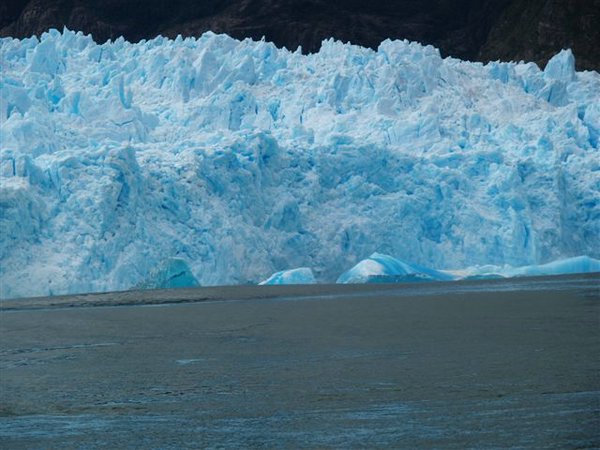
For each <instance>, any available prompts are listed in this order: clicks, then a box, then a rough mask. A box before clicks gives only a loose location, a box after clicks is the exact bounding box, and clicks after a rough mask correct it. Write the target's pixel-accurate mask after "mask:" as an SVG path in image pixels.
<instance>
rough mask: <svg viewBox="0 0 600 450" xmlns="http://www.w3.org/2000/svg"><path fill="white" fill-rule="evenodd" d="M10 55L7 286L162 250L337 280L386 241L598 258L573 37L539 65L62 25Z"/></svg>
mask: <svg viewBox="0 0 600 450" xmlns="http://www.w3.org/2000/svg"><path fill="white" fill-rule="evenodd" d="M0 61H1V64H2V70H1V73H0V126H1V139H0V297H3V298H8V297H22V296H36V295H54V294H66V293H79V292H92V291H110V290H122V289H129V288H132V287H135V286H139V285H143V284H144V283H146V282H147V281H148V279H149V277H150V278H152V276H153V274H156V273H158V272H160V271H161V270H162V269H160V267H161V265H162V264H164V261H166V260H169V259H170V258H174V259H177V260H181V261H183V262H184V263H185V264H186V266H187V267H188V268H189V275H190V276H191V277H193V278H194V279H195V280H196V281H197V282H198V283H199V284H201V285H218V284H244V283H257V282H259V281H260V280H263V279H265V277H266V276H268V274H271V273H274V272H277V271H280V270H283V269H288V268H293V267H310V268H311V269H312V271H313V273H314V276H315V279H316V280H317V281H318V282H334V281H335V280H336V279H337V278H338V277H339V275H340V274H341V273H343V272H344V271H346V270H347V269H348V268H350V267H352V266H354V265H355V264H356V263H357V261H361V260H363V259H365V258H368V257H369V255H371V254H373V252H380V253H383V254H388V255H395V256H397V257H400V258H402V260H407V261H414V263H415V264H419V265H422V266H425V267H438V268H445V269H459V268H463V267H469V266H475V265H485V264H490V265H495V266H505V265H509V266H511V267H517V266H527V265H539V264H544V263H547V262H549V261H553V260H557V259H561V258H569V257H574V256H578V255H589V256H590V257H591V258H598V257H600V248H599V246H598V236H599V235H600V202H599V191H600V158H599V152H598V145H599V144H598V142H599V137H600V75H599V74H598V73H597V72H576V71H575V65H574V57H573V55H572V53H571V52H570V51H569V50H564V51H562V52H560V53H559V54H557V55H556V56H555V57H554V58H553V59H552V60H551V61H550V62H549V63H548V65H547V67H546V68H545V69H544V70H541V69H540V68H538V67H537V66H536V65H535V64H533V63H522V62H521V63H504V62H493V63H490V64H486V65H484V64H481V63H471V62H465V61H460V60H457V59H452V58H442V57H441V56H440V53H439V51H438V50H437V49H435V48H433V47H431V46H423V45H420V44H418V43H415V42H408V41H390V40H387V41H384V42H382V43H381V45H380V46H379V47H378V49H377V50H371V49H367V48H362V47H358V46H353V45H350V44H343V43H341V42H337V41H334V40H327V41H324V42H323V44H322V47H321V50H320V51H319V52H317V53H314V54H309V55H303V54H302V52H301V51H299V50H296V51H289V50H287V49H278V48H276V47H275V46H274V45H273V44H271V43H268V42H265V41H252V40H249V39H246V40H243V41H238V40H235V39H232V38H230V37H228V36H226V35H216V34H213V33H206V34H204V35H202V36H201V37H199V38H197V39H196V38H186V39H182V38H177V39H175V40H169V39H166V38H163V37H158V38H155V39H153V40H149V41H142V42H140V43H136V44H133V43H129V42H127V41H125V40H124V39H122V38H120V39H117V40H115V41H112V42H111V41H109V42H107V43H105V44H102V45H99V44H97V43H95V42H94V40H93V39H92V37H91V36H85V35H83V34H82V33H77V32H72V31H69V30H63V31H57V30H51V31H49V32H47V33H45V34H43V35H42V36H41V37H40V38H39V39H38V38H36V37H32V38H30V39H23V40H17V39H12V38H2V39H0ZM168 265H169V263H167V266H168ZM157 268H158V269H157ZM171 269H173V270H174V271H175V272H177V270H175V269H177V268H176V267H171V268H169V267H167V268H166V269H165V271H164V273H166V274H167V275H169V274H171ZM157 270H158V272H157ZM185 276H186V277H188V274H187V272H186V275H185ZM165 279H166V280H168V279H169V276H167V277H166V278H165ZM190 280H191V278H190ZM163 281H164V280H163Z"/></svg>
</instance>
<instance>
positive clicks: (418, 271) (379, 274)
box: [337, 253, 455, 284]
mask: <svg viewBox="0 0 600 450" xmlns="http://www.w3.org/2000/svg"><path fill="white" fill-rule="evenodd" d="M454 278H455V277H454V276H452V275H450V274H448V273H445V272H441V271H438V270H435V269H429V268H427V267H423V266H419V265H418V264H412V263H407V262H405V261H400V260H398V259H396V258H394V257H392V256H389V255H384V254H381V253H373V254H372V255H371V256H369V257H368V258H367V259H363V260H362V261H360V262H359V263H358V264H357V265H355V266H354V267H353V268H352V269H350V270H348V271H347V272H344V273H343V274H342V275H340V277H339V278H338V279H337V283H341V284H349V283H401V282H412V281H449V280H453V279H454Z"/></svg>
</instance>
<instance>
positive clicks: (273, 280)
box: [259, 267, 316, 284]
mask: <svg viewBox="0 0 600 450" xmlns="http://www.w3.org/2000/svg"><path fill="white" fill-rule="evenodd" d="M315 283H316V280H315V276H314V275H313V273H312V270H310V269H309V268H308V267H300V268H298V269H292V270H283V271H281V272H276V273H274V274H273V275H271V276H270V277H269V278H267V279H266V280H265V281H262V282H260V283H259V284H315Z"/></svg>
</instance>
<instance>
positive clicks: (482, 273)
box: [452, 255, 600, 279]
mask: <svg viewBox="0 0 600 450" xmlns="http://www.w3.org/2000/svg"><path fill="white" fill-rule="evenodd" d="M594 272H600V260H598V259H594V258H590V257H589V256H585V255H584V256H575V257H573V258H566V259H559V260H557V261H552V262H550V263H547V264H533V265H530V266H522V267H512V266H508V265H506V266H474V267H469V268H467V269H464V270H457V271H453V272H452V273H454V274H455V275H457V276H458V277H459V278H461V279H481V278H512V277H534V276H544V275H568V274H574V273H594Z"/></svg>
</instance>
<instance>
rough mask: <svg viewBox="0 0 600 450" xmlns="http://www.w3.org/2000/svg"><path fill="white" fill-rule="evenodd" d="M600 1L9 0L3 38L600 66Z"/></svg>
mask: <svg viewBox="0 0 600 450" xmlns="http://www.w3.org/2000/svg"><path fill="white" fill-rule="evenodd" d="M598 24H600V0H569V1H565V0H452V1H451V0H370V1H369V2H364V1H361V0H203V1H201V2H198V1H189V0H188V1H186V0H144V1H142V0H104V1H102V2H98V1H97V0H29V1H27V0H3V1H2V2H1V3H0V36H14V37H20V38H22V37H26V36H31V35H33V34H36V35H39V34H40V33H42V32H44V31H46V30H47V29H49V28H59V29H62V27H63V26H66V27H68V28H69V29H73V30H82V31H84V32H86V33H92V34H93V36H94V38H95V39H96V40H97V41H99V42H103V41H105V40H107V39H114V38H116V37H119V36H121V35H122V36H124V37H125V38H127V39H128V40H130V41H139V40H141V39H145V38H151V37H154V36H156V35H158V34H163V35H167V36H170V37H175V36H177V35H178V34H182V35H183V36H188V35H193V36H198V35H200V34H202V33H203V32H204V31H207V30H212V31H215V32H224V33H228V34H230V35H231V36H233V37H236V38H243V37H252V38H255V39H260V38H261V37H262V36H265V38H266V39H267V40H269V41H273V42H275V43H276V44H277V45H278V46H285V47H288V48H290V49H295V48H297V47H298V46H299V45H301V46H302V49H303V51H304V52H313V51H315V50H318V48H319V47H320V44H321V41H322V40H323V39H324V38H328V37H335V38H337V39H341V40H343V41H350V42H352V43H355V44H360V45H364V46H368V47H376V46H377V45H378V44H379V43H380V42H381V41H382V40H383V39H386V38H400V39H403V38H406V39H409V40H415V41H419V42H422V43H427V44H433V45H435V46H436V47H438V48H439V49H440V50H441V51H442V54H443V55H444V56H446V55H452V56H455V57H459V58H462V59H469V60H481V61H489V60H496V59H500V60H521V59H523V60H528V61H535V62H537V63H538V64H539V65H541V66H544V65H545V63H546V62H547V60H548V59H549V57H551V56H552V55H553V54H555V53H557V52H558V51H559V50H560V49H561V48H564V47H570V48H572V49H573V51H574V53H575V57H576V59H577V66H578V69H580V70H583V69H594V70H598V69H599V68H600V26H598Z"/></svg>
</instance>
